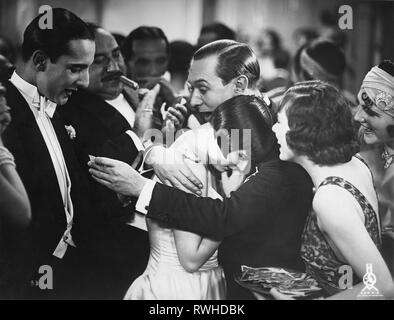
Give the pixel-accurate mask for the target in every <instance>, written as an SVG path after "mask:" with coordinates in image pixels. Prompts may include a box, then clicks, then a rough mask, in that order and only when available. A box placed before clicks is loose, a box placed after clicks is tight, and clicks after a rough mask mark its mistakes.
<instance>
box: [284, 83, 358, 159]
mask: <svg viewBox="0 0 394 320" xmlns="http://www.w3.org/2000/svg"><path fill="white" fill-rule="evenodd" d="M284 107H286V110H285V112H286V115H287V118H288V123H289V128H290V130H289V131H288V133H287V134H286V141H287V143H288V145H289V147H290V148H291V149H292V150H294V151H295V152H297V153H298V154H300V155H305V156H307V157H308V158H309V159H310V160H311V161H313V162H314V163H316V164H318V165H335V164H338V163H345V162H348V161H349V160H350V159H351V158H352V156H353V155H354V154H355V153H356V152H358V150H359V145H358V142H357V134H356V129H355V126H354V123H353V117H352V113H351V111H350V108H349V106H348V102H347V100H346V99H345V97H343V95H342V94H341V93H340V92H339V90H338V89H337V88H336V87H334V86H333V85H330V84H328V83H326V82H322V81H305V82H299V83H297V84H295V85H294V86H293V87H291V88H289V89H288V90H287V91H286V93H285V95H284V97H283V99H282V102H281V105H280V108H279V111H280V110H282V109H283V108H284Z"/></svg>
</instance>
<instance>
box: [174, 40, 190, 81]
mask: <svg viewBox="0 0 394 320" xmlns="http://www.w3.org/2000/svg"><path fill="white" fill-rule="evenodd" d="M170 50H171V57H170V61H169V62H168V71H169V72H170V73H182V74H186V75H187V73H188V70H189V67H190V61H191V60H192V57H193V53H194V46H193V45H191V44H190V43H189V42H186V41H173V42H171V43H170Z"/></svg>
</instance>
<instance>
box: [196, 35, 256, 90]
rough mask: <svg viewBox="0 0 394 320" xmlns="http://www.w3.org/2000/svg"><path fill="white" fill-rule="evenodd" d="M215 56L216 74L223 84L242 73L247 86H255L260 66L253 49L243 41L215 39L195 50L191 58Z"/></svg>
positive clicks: (198, 58)
mask: <svg viewBox="0 0 394 320" xmlns="http://www.w3.org/2000/svg"><path fill="white" fill-rule="evenodd" d="M210 56H217V59H218V62H217V65H216V74H217V76H218V77H219V78H221V79H222V81H223V83H224V84H227V83H229V82H230V81H231V80H232V79H234V78H236V77H238V76H241V75H244V76H246V77H247V78H248V80H249V81H248V82H249V83H248V87H249V88H255V87H256V84H257V81H258V80H259V77H260V66H259V62H258V60H257V57H256V55H255V53H254V52H253V50H252V49H251V48H250V47H249V46H248V45H247V44H245V43H240V42H237V41H233V40H217V41H214V42H211V43H208V44H206V45H205V46H203V47H201V48H200V49H198V50H197V52H196V53H195V54H194V56H193V60H201V59H204V58H207V57H210Z"/></svg>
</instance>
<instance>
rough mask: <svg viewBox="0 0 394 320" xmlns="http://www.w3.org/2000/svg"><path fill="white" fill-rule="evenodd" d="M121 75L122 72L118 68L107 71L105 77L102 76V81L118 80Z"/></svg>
mask: <svg viewBox="0 0 394 320" xmlns="http://www.w3.org/2000/svg"><path fill="white" fill-rule="evenodd" d="M121 76H123V73H122V72H121V71H119V70H117V71H112V72H108V73H107V74H106V75H105V77H103V78H102V81H111V80H119V79H120V77H121Z"/></svg>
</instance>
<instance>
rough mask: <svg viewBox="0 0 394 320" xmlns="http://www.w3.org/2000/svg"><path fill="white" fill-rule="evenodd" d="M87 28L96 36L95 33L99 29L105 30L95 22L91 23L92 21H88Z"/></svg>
mask: <svg viewBox="0 0 394 320" xmlns="http://www.w3.org/2000/svg"><path fill="white" fill-rule="evenodd" d="M85 23H86V26H87V27H88V28H89V30H90V32H91V33H93V34H95V32H96V31H97V30H98V29H103V27H102V26H100V25H99V24H97V23H95V22H91V21H86V22H85Z"/></svg>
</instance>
